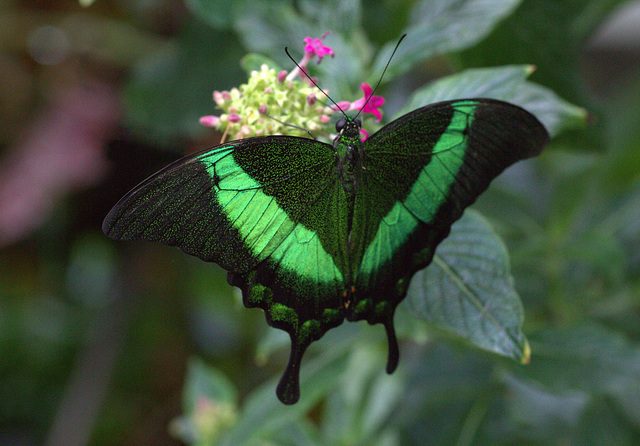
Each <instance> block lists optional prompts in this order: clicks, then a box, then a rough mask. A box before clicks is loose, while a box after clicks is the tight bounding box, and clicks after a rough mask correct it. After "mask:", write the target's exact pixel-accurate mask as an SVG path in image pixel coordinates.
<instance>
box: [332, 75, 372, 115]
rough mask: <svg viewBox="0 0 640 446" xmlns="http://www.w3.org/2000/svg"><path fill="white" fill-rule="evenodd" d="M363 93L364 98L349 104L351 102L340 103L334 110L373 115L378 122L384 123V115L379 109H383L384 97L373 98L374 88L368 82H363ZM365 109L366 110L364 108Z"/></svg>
mask: <svg viewBox="0 0 640 446" xmlns="http://www.w3.org/2000/svg"><path fill="white" fill-rule="evenodd" d="M360 88H362V91H363V92H364V97H363V98H360V99H358V100H357V101H353V102H349V101H340V102H338V104H337V105H334V106H333V107H332V108H333V109H334V110H335V111H340V110H342V111H343V112H346V111H352V110H357V111H362V113H371V114H372V115H373V116H375V117H376V121H378V122H380V121H382V113H381V112H380V110H378V108H380V107H382V105H383V104H384V98H383V97H382V96H372V93H373V88H371V87H370V86H369V84H367V83H366V82H363V83H362V84H361V85H360ZM363 107H364V108H363Z"/></svg>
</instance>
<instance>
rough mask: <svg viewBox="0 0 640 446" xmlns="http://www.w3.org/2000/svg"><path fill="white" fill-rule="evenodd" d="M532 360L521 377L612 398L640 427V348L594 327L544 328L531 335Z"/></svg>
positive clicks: (615, 334)
mask: <svg viewBox="0 0 640 446" xmlns="http://www.w3.org/2000/svg"><path fill="white" fill-rule="evenodd" d="M531 345H532V350H533V353H534V354H533V357H532V361H531V364H530V365H529V366H528V367H525V368H524V369H522V373H525V374H526V375H527V376H529V377H531V378H534V379H537V380H539V381H540V382H542V383H543V384H545V385H546V386H548V387H549V388H552V389H556V390H558V389H560V390H562V389H567V388H572V389H578V390H581V391H585V392H589V393H591V394H593V395H603V396H607V397H609V398H612V399H613V400H615V401H616V402H617V403H618V407H619V408H620V409H621V410H623V411H624V413H625V414H626V416H627V417H628V418H629V419H630V420H633V422H634V423H635V424H636V425H637V426H640V409H638V405H637V402H638V398H640V349H639V348H638V347H637V345H635V344H631V343H630V342H629V341H628V340H627V339H625V338H624V337H622V336H621V335H620V334H618V333H616V332H613V331H611V330H609V329H606V328H604V327H601V326H598V325H595V324H593V325H582V326H573V327H566V328H563V329H547V330H545V331H543V332H540V333H539V334H537V335H535V336H532V342H531Z"/></svg>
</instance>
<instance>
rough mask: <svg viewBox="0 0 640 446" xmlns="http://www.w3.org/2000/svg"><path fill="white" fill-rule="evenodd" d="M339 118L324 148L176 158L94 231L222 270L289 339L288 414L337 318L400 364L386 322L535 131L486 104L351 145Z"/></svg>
mask: <svg viewBox="0 0 640 446" xmlns="http://www.w3.org/2000/svg"><path fill="white" fill-rule="evenodd" d="M360 128H361V122H360V120H359V119H357V118H349V117H345V118H343V119H341V120H340V121H338V123H337V124H336V130H337V132H338V134H337V136H336V138H335V140H334V141H333V144H327V143H324V142H320V141H317V140H313V139H308V138H301V137H293V136H264V137H255V138H249V139H244V140H238V141H231V142H227V143H223V144H220V145H218V146H216V147H213V148H210V149H207V150H204V151H202V152H199V153H196V154H194V155H191V156H187V157H185V158H182V159H180V160H178V161H176V162H174V163H173V164H170V165H169V166H167V167H166V168H164V169H162V170H161V171H159V172H157V173H156V174H154V175H152V176H151V177H149V178H148V179H146V180H145V181H143V182H142V183H141V184H139V185H138V186H136V187H135V188H134V189H133V190H131V191H130V192H129V193H127V194H126V195H125V196H124V197H123V198H122V199H121V200H120V201H119V202H118V203H117V204H116V205H115V206H114V208H113V209H112V210H111V212H110V213H109V214H108V215H107V217H106V219H105V221H104V224H103V231H104V232H105V234H106V235H107V236H109V237H111V238H113V239H117V240H147V241H154V242H160V243H163V244H165V245H170V246H176V247H178V248H180V249H181V250H182V251H184V252H185V253H187V254H190V255H193V256H196V257H199V258H200V259H202V260H204V261H207V262H215V263H217V264H219V265H220V266H222V267H223V268H225V269H226V270H227V271H228V272H229V274H228V282H229V283H230V284H231V285H234V286H237V287H239V288H240V289H241V290H242V295H243V301H244V305H245V306H246V307H258V308H261V309H262V310H264V313H265V316H266V320H267V322H268V324H269V325H271V326H273V327H276V328H279V329H282V330H285V331H286V332H287V333H288V334H289V336H290V338H291V352H290V356H289V361H288V364H287V366H286V369H285V371H284V374H283V376H282V378H281V379H280V382H279V384H278V387H277V389H276V393H277V395H278V398H279V399H280V400H281V401H282V402H283V403H285V404H293V403H295V402H296V401H298V399H299V396H300V386H299V373H300V363H301V361H302V357H303V354H304V352H305V350H306V349H307V347H308V346H309V345H310V344H311V343H312V342H313V341H316V340H318V339H320V338H321V337H322V336H323V335H324V334H325V333H326V332H327V331H328V330H329V329H331V328H333V327H336V326H338V325H340V324H341V323H342V322H343V321H344V320H345V319H346V320H348V321H358V320H366V321H367V322H368V323H369V324H378V323H379V324H382V325H383V326H384V327H385V329H386V334H387V340H388V344H389V353H388V359H387V368H386V370H387V372H388V373H392V372H393V371H394V370H395V368H396V366H397V364H398V359H399V349H398V341H397V339H396V334H395V329H394V321H393V318H394V312H395V309H396V307H397V306H398V304H399V303H400V302H401V301H402V300H403V298H404V297H405V295H406V293H407V289H408V287H409V282H410V280H411V277H412V276H413V275H414V273H416V272H417V271H418V270H420V269H423V268H425V267H426V266H427V265H429V263H430V262H431V260H432V258H433V255H434V252H435V249H436V247H437V246H438V244H439V243H440V242H441V241H442V240H443V239H444V238H445V237H446V236H447V235H448V234H449V231H450V228H451V225H452V224H453V222H454V221H456V220H457V219H458V218H460V217H461V216H462V213H463V211H464V209H465V208H466V207H467V206H469V205H470V204H472V203H473V202H474V201H475V200H476V198H477V197H478V196H479V195H480V194H481V193H482V192H483V191H485V190H486V189H487V187H488V186H489V183H490V182H491V181H492V180H493V179H494V178H495V177H496V176H497V175H498V174H500V173H501V172H502V171H503V170H504V169H505V168H507V167H508V166H510V165H511V164H513V163H515V162H516V161H519V160H522V159H525V158H529V157H532V156H535V155H537V154H539V153H540V152H541V150H542V148H543V146H544V145H545V144H546V143H547V142H548V140H549V135H548V133H547V131H546V130H545V128H544V126H543V125H542V124H541V123H540V122H539V121H538V120H537V119H536V118H535V117H534V116H533V115H532V114H530V113H529V112H527V111H525V110H524V109H522V108H520V107H518V106H516V105H513V104H510V103H507V102H502V101H498V100H493V99H460V100H451V101H445V102H439V103H435V104H431V105H427V106H425V107H422V108H419V109H417V110H414V111H412V112H410V113H408V114H406V115H404V116H402V117H400V118H398V119H396V120H394V121H392V122H391V123H389V124H387V125H385V126H384V127H382V128H381V129H380V130H379V131H377V132H376V133H374V134H373V135H371V136H370V137H369V138H367V139H366V140H365V141H364V142H363V141H361V140H360V136H359V132H360Z"/></svg>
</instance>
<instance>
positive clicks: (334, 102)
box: [284, 46, 347, 118]
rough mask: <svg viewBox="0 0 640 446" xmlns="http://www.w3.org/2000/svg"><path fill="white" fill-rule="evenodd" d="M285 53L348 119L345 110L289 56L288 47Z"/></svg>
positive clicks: (285, 48)
mask: <svg viewBox="0 0 640 446" xmlns="http://www.w3.org/2000/svg"><path fill="white" fill-rule="evenodd" d="M284 52H285V53H287V56H289V59H291V62H293V63H294V64H295V65H296V67H298V70H300V71H301V72H302V73H303V74H304V75H305V76H306V77H307V79H309V81H310V82H311V83H312V84H313V85H314V86H315V87H316V88H317V89H318V90H320V91H321V92H322V94H323V95H325V96H326V97H327V99H329V100H330V101H331V102H332V103H333V105H335V106H336V108H337V109H338V110H340V113H342V114H343V115H344V117H345V118H346V117H347V114H346V113H345V112H344V110H343V109H342V108H341V107H340V106H339V105H338V104H337V103H336V101H334V100H333V99H331V96H329V95H328V94H327V93H326V92H325V91H324V90H323V89H322V88H320V86H319V85H318V84H317V82H316V81H314V80H313V78H312V77H311V76H309V74H308V73H307V72H306V71H305V70H304V69H303V68H302V67H301V66H300V64H299V63H298V62H296V61H295V59H294V58H293V57H291V54H289V48H287V47H286V46H285V47H284Z"/></svg>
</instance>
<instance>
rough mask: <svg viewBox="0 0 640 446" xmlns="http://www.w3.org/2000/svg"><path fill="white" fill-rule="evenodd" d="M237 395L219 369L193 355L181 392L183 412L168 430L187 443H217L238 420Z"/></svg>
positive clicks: (203, 444)
mask: <svg viewBox="0 0 640 446" xmlns="http://www.w3.org/2000/svg"><path fill="white" fill-rule="evenodd" d="M237 406H238V394H237V391H236V388H235V387H234V386H233V384H232V383H231V382H230V381H229V380H228V379H227V377H226V376H224V375H223V374H222V373H221V372H219V371H218V370H216V369H214V368H212V367H210V366H208V365H207V364H205V363H204V362H203V361H202V360H200V359H197V358H192V359H190V360H189V362H188V364H187V376H186V379H185V387H184V390H183V392H182V410H183V411H184V414H183V415H182V416H180V417H178V418H176V419H174V420H172V422H171V424H170V426H169V429H170V431H171V433H172V435H173V436H174V437H177V438H180V439H181V440H183V441H185V442H186V443H191V444H194V445H201V446H205V445H208V444H213V443H215V442H216V441H217V440H218V439H219V438H220V436H221V435H223V434H224V433H225V432H226V431H228V430H229V429H231V428H232V427H233V425H234V424H235V422H236V419H237Z"/></svg>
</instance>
